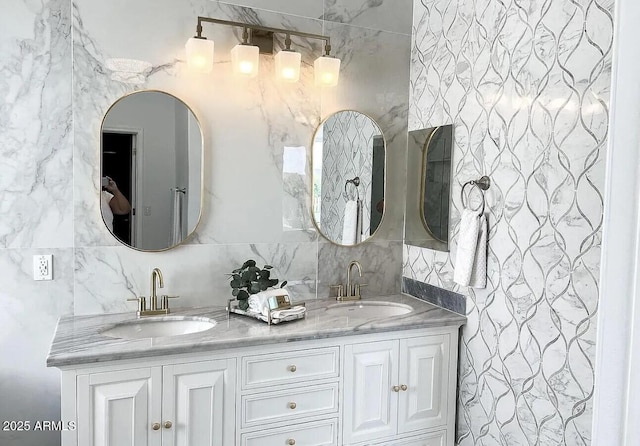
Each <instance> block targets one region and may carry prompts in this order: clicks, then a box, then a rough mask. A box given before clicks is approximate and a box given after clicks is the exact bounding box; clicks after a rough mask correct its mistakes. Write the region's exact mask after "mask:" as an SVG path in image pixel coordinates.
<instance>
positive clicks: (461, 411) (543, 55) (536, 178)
mask: <svg viewBox="0 0 640 446" xmlns="http://www.w3.org/2000/svg"><path fill="white" fill-rule="evenodd" d="M612 14H613V0H593V1H591V0H589V1H587V0H579V1H570V2H568V1H562V0H547V1H544V2H541V1H525V2H517V1H506V2H501V1H496V0H420V1H415V2H414V18H413V40H412V60H411V92H410V94H411V98H410V112H409V130H415V129H418V128H424V127H432V126H434V125H439V124H449V123H453V124H454V125H455V149H454V179H453V191H452V196H453V203H452V210H451V217H452V227H453V246H452V249H451V252H450V253H440V252H435V251H431V250H428V249H422V248H416V247H412V246H405V251H404V257H403V260H404V271H403V274H404V276H406V277H409V278H412V279H416V280H420V281H423V282H427V283H430V284H432V285H436V286H439V287H443V288H446V289H450V290H455V291H458V292H460V293H463V294H466V295H467V317H468V323H467V325H466V326H465V327H464V330H463V336H462V342H461V350H460V362H461V370H460V378H459V381H460V382H459V385H460V391H459V398H458V423H457V424H458V438H457V443H458V444H459V445H465V446H467V445H508V446H516V445H533V444H536V445H545V446H546V445H572V446H573V445H587V444H590V438H591V432H590V429H591V418H592V396H593V389H594V367H593V363H594V358H595V345H594V344H595V338H596V326H595V322H596V311H597V307H598V273H599V261H600V248H601V226H602V210H603V185H604V167H605V166H604V151H605V148H606V143H607V124H608V102H609V90H610V82H611V48H612V37H613V17H612ZM483 174H486V175H489V176H490V177H491V179H492V186H491V188H490V190H489V191H488V192H487V194H486V200H487V206H488V208H489V215H488V217H489V226H490V236H489V253H488V256H489V258H488V269H489V277H488V285H487V288H486V289H482V290H478V289H468V288H466V287H459V286H457V285H455V284H454V283H453V281H452V279H453V267H454V264H455V250H456V237H457V232H458V226H459V221H460V211H461V203H460V202H459V194H460V187H461V185H462V184H463V183H464V182H465V181H467V180H470V179H474V178H478V177H479V176H481V175H483Z"/></svg>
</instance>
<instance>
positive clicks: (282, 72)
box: [275, 50, 302, 82]
mask: <svg viewBox="0 0 640 446" xmlns="http://www.w3.org/2000/svg"><path fill="white" fill-rule="evenodd" d="M275 59H276V76H277V77H278V79H281V80H283V81H287V82H298V79H300V60H301V59H302V55H301V54H300V53H296V52H295V51H286V50H284V51H280V52H279V53H278V54H276V57H275Z"/></svg>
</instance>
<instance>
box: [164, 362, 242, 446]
mask: <svg viewBox="0 0 640 446" xmlns="http://www.w3.org/2000/svg"><path fill="white" fill-rule="evenodd" d="M235 376H236V373H235V359H228V360H219V361H203V362H196V363H187V364H176V365H170V366H164V367H163V397H162V431H163V432H162V446H221V445H225V446H226V445H233V444H234V433H235ZM167 422H169V423H171V425H170V427H167V425H166V423H167Z"/></svg>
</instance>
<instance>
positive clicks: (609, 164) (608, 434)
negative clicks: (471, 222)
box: [592, 0, 640, 446]
mask: <svg viewBox="0 0 640 446" xmlns="http://www.w3.org/2000/svg"><path fill="white" fill-rule="evenodd" d="M639 22H640V4H639V3H638V2H637V0H617V1H616V4H615V16H614V45H613V72H612V76H611V79H612V90H611V107H610V110H611V115H610V118H611V119H610V122H609V143H608V147H607V155H606V157H605V158H606V177H605V200H604V205H605V206H604V218H603V230H602V233H603V241H602V263H601V269H600V295H599V304H598V334H597V338H596V364H595V390H594V401H593V422H592V444H593V445H594V446H609V445H620V446H635V445H638V444H640V423H638V421H637V420H638V417H639V416H640V400H639V399H638V398H637V395H639V394H640V272H639V268H640V130H639V129H638V122H639V121H640V84H639V83H638V80H637V73H638V72H639V71H640V62H639V61H638V58H637V54H638V50H637V43H636V40H637V31H636V28H637V26H638V23H639Z"/></svg>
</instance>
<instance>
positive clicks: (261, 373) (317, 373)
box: [242, 347, 340, 389]
mask: <svg viewBox="0 0 640 446" xmlns="http://www.w3.org/2000/svg"><path fill="white" fill-rule="evenodd" d="M339 352H340V349H339V347H329V348H319V349H314V350H300V351H294V352H285V353H273V354H269V355H257V356H246V357H244V358H242V388H243V389H255V388H262V387H265V386H272V385H277V384H291V383H296V382H300V381H306V380H311V379H321V378H334V377H337V376H338V375H339V371H338V366H339V364H338V358H339V356H340V354H339Z"/></svg>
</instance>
